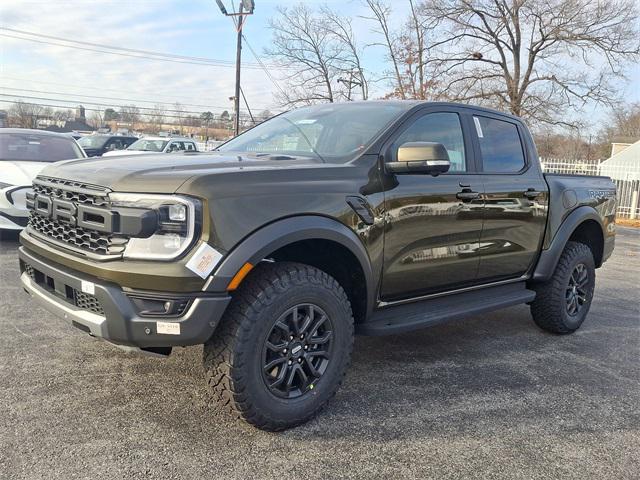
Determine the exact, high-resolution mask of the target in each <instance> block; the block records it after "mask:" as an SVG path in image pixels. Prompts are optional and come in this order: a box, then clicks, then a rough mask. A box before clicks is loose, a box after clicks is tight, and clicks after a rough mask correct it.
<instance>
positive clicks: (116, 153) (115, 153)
mask: <svg viewBox="0 0 640 480" xmlns="http://www.w3.org/2000/svg"><path fill="white" fill-rule="evenodd" d="M158 153H160V152H150V151H148V150H127V149H126V148H125V149H124V150H112V151H110V152H106V153H105V154H104V155H103V157H125V156H131V155H157V154H158Z"/></svg>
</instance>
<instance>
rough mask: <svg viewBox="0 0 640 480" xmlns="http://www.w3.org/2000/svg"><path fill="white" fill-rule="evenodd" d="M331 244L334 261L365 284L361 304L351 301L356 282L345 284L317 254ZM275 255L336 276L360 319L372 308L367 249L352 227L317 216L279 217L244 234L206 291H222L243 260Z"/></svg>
mask: <svg viewBox="0 0 640 480" xmlns="http://www.w3.org/2000/svg"><path fill="white" fill-rule="evenodd" d="M331 246H333V253H335V257H336V260H338V261H337V262H335V264H339V263H340V260H342V261H344V262H346V265H347V266H349V267H357V268H358V269H359V272H357V274H356V277H358V276H359V277H360V278H361V280H362V282H363V283H364V288H362V291H361V295H362V296H363V297H364V301H363V302H362V304H361V305H360V306H358V305H357V303H358V302H355V301H354V295H356V294H357V293H358V292H357V288H359V286H358V285H357V282H352V284H351V285H345V284H344V282H345V276H344V273H341V270H338V269H332V268H327V263H326V257H323V256H321V255H319V251H320V250H321V249H323V248H327V247H331ZM305 247H306V248H305ZM305 252H306V254H307V255H306V257H305V255H304V253H305ZM274 257H275V259H276V260H286V261H297V262H300V263H307V264H309V265H312V266H315V267H317V268H320V269H323V270H325V271H326V270H329V271H327V273H329V274H330V275H332V276H334V277H336V279H337V280H338V281H339V282H340V283H341V284H342V285H343V288H345V290H350V291H347V295H348V296H349V297H350V300H351V301H352V303H353V304H352V307H353V308H354V313H356V314H357V316H358V317H360V318H359V320H360V321H362V320H363V319H364V318H365V317H366V316H368V315H369V314H370V313H371V311H372V310H373V305H374V300H375V279H374V274H373V270H372V266H371V261H370V259H369V255H368V253H367V250H366V248H365V247H364V245H363V243H362V241H361V240H360V238H359V237H358V236H357V235H356V234H355V232H353V230H351V229H350V228H348V227H347V226H345V225H344V224H342V223H340V222H339V221H337V220H334V219H332V218H328V217H323V216H319V215H305V216H295V217H288V218H285V219H281V220H278V221H276V222H273V223H270V224H269V225H266V226H264V227H262V228H260V229H259V230H257V231H255V232H253V233H252V234H250V235H249V236H247V237H246V238H245V239H244V240H242V241H241V242H240V243H239V244H238V245H236V246H235V247H234V248H233V249H232V250H231V251H230V252H229V253H228V254H227V255H226V256H225V258H224V259H223V260H222V262H221V263H220V265H219V266H218V267H217V268H216V269H215V270H214V272H213V273H212V280H211V281H210V282H209V283H208V284H207V290H208V291H225V290H226V289H227V286H228V285H229V283H230V282H231V280H232V279H233V277H234V276H235V275H236V273H238V271H239V270H240V269H241V268H242V267H243V265H245V263H250V264H251V265H257V264H258V263H259V262H261V261H263V260H266V259H269V258H274ZM323 267H324V268H323ZM341 280H342V281H341ZM349 287H353V288H349ZM354 289H356V290H354ZM356 320H358V319H356Z"/></svg>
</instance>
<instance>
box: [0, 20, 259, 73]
mask: <svg viewBox="0 0 640 480" xmlns="http://www.w3.org/2000/svg"><path fill="white" fill-rule="evenodd" d="M0 28H1V27H0ZM0 37H7V38H14V39H16V40H25V41H27V42H34V43H41V44H45V45H55V46H58V47H64V48H71V49H73V50H84V51H87V52H95V53H106V54H107V55H117V56H120V57H129V58H139V59H142V60H159V61H161V62H171V63H182V64H189V65H202V66H204V67H224V68H233V65H228V64H218V63H213V62H208V63H206V62H197V61H190V60H176V59H171V58H164V57H150V56H144V55H134V54H130V53H124V52H110V51H107V50H98V49H96V48H88V47H79V46H76V45H65V44H64V43H56V42H52V41H45V40H36V39H35V38H24V37H17V36H15V35H10V34H8V33H0ZM247 68H252V69H258V68H260V67H258V66H252V65H249V66H247Z"/></svg>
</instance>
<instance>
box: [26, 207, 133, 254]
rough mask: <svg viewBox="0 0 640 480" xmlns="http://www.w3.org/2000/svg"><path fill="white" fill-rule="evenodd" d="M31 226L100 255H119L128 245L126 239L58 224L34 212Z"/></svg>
mask: <svg viewBox="0 0 640 480" xmlns="http://www.w3.org/2000/svg"><path fill="white" fill-rule="evenodd" d="M29 225H31V227H32V228H33V229H34V230H35V231H37V232H39V233H41V234H43V235H46V236H47V237H48V238H52V239H54V240H58V241H60V242H64V243H67V244H69V245H72V246H74V247H76V248H80V249H82V250H86V251H90V252H93V253H97V254H100V255H118V254H120V253H122V252H123V251H124V247H125V246H126V245H127V239H126V238H121V237H117V236H115V235H110V234H108V233H103V232H98V231H96V230H87V229H84V228H80V227H74V226H73V225H69V224H66V223H61V222H56V221H54V220H51V219H49V218H44V217H41V216H40V215H37V214H35V213H33V212H32V213H31V216H30V217H29Z"/></svg>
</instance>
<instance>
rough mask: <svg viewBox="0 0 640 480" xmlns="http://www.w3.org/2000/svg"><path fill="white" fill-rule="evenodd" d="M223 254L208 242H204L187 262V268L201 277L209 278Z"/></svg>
mask: <svg viewBox="0 0 640 480" xmlns="http://www.w3.org/2000/svg"><path fill="white" fill-rule="evenodd" d="M221 258H222V254H221V253H220V252H219V251H217V250H216V249H215V248H213V247H212V246H211V245H209V244H207V243H203V244H202V245H200V247H199V248H198V249H197V250H196V253H194V254H193V256H192V257H191V259H190V260H189V261H188V262H187V265H186V266H187V268H188V269H189V270H191V271H192V272H194V273H196V274H197V275H198V276H200V277H201V278H207V276H208V275H209V274H210V273H211V271H212V270H213V269H214V267H215V266H216V265H217V264H218V262H219V261H220V259H221Z"/></svg>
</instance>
